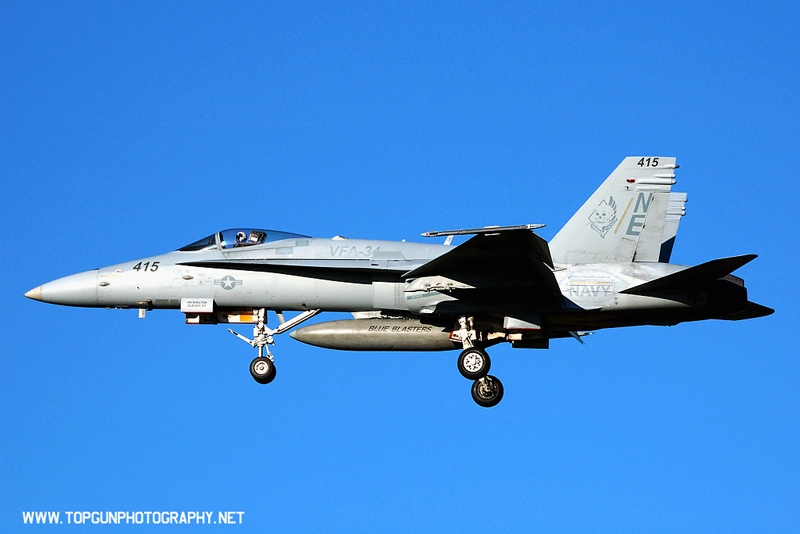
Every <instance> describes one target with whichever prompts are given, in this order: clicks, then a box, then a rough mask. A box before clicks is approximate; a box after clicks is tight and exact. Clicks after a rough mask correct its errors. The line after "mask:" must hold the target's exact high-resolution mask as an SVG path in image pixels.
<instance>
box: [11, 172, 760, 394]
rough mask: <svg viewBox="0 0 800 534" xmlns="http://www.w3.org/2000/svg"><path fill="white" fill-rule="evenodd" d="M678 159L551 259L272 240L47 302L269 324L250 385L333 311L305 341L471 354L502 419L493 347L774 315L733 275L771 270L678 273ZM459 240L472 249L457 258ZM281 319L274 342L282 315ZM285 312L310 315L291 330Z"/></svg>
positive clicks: (616, 196)
mask: <svg viewBox="0 0 800 534" xmlns="http://www.w3.org/2000/svg"><path fill="white" fill-rule="evenodd" d="M677 168H678V166H677V165H676V164H675V158H664V157H629V158H626V159H625V160H624V161H623V162H622V163H621V164H620V165H619V167H617V169H616V170H615V171H614V172H613V173H611V175H610V176H609V177H608V178H607V179H606V180H605V182H603V184H602V185H601V186H600V188H599V189H597V191H595V193H594V194H593V195H592V196H591V197H590V198H589V200H587V201H586V203H585V204H584V205H583V207H581V208H580V209H579V210H578V212H577V213H576V214H575V215H574V216H573V217H572V218H571V219H570V220H569V222H568V223H567V224H566V225H565V226H564V227H563V228H562V229H561V230H560V231H559V233H558V234H557V235H556V236H555V238H553V240H552V241H550V243H549V244H548V243H547V242H546V241H545V240H544V239H542V238H541V237H539V236H538V235H537V234H536V233H534V232H533V230H534V229H536V228H539V227H541V226H542V225H523V226H510V227H487V228H480V229H471V230H455V231H444V232H427V233H425V234H422V235H423V236H427V237H439V236H444V237H446V240H445V243H444V244H421V243H405V242H395V241H372V240H357V239H345V238H342V237H338V236H337V237H334V238H332V239H318V238H312V237H308V236H304V235H299V234H293V233H286V232H276V231H272V230H260V229H250V228H247V229H232V230H223V231H221V232H217V233H214V234H211V235H210V236H208V237H205V238H203V239H201V240H199V241H196V242H194V243H192V244H190V245H187V246H185V247H183V248H181V249H178V250H176V251H174V252H169V253H167V254H163V255H160V256H153V257H150V258H145V259H142V260H135V261H130V262H126V263H120V264H118V265H112V266H110V267H105V268H102V269H95V270H92V271H87V272H84V273H79V274H74V275H72V276H67V277H65V278H60V279H58V280H55V281H53V282H49V283H46V284H44V285H42V286H40V287H37V288H35V289H32V290H31V291H29V292H28V293H26V294H25V296H26V297H29V298H31V299H35V300H40V301H43V302H49V303H53V304H62V305H66V306H86V307H101V308H138V309H139V316H140V317H144V315H145V311H146V310H153V309H176V310H177V309H180V310H181V312H183V313H184V314H186V323H187V324H218V323H249V324H254V327H253V338H252V339H249V338H247V337H245V336H243V335H241V334H238V333H236V332H234V331H233V330H230V329H229V332H231V333H233V334H234V335H236V336H238V337H239V338H241V339H243V340H244V341H246V342H247V343H249V344H250V345H251V346H253V347H255V348H256V349H257V350H258V356H257V357H256V358H255V359H254V360H253V361H252V363H251V364H250V373H251V374H252V376H253V378H255V380H256V381H257V382H259V383H262V384H266V383H269V382H271V381H272V380H273V378H275V365H274V357H273V354H272V353H271V352H270V350H269V346H270V345H271V344H273V338H274V336H276V335H278V334H281V333H283V332H286V331H287V330H289V329H291V328H293V327H295V326H298V325H299V324H300V323H302V322H303V321H305V320H307V319H309V318H311V317H313V316H314V315H316V314H317V313H319V312H323V311H337V312H351V313H352V314H353V316H354V318H353V319H349V320H339V321H331V322H323V323H317V324H312V325H310V326H305V327H303V328H300V329H297V330H294V331H293V332H291V336H292V337H293V338H295V339H297V340H299V341H302V342H304V343H309V344H311V345H316V346H319V347H326V348H332V349H340V350H372V351H386V350H400V351H412V350H425V351H435V350H452V349H456V350H461V353H460V355H459V357H458V369H459V371H460V372H461V374H462V375H463V376H464V377H465V378H467V379H469V380H470V381H472V382H473V385H472V397H473V399H474V400H475V402H477V403H478V404H479V405H481V406H486V407H489V406H494V405H496V404H497V403H498V402H500V400H501V399H502V397H503V385H502V383H501V382H500V380H498V379H497V378H496V377H494V376H491V375H489V374H488V372H489V365H490V360H489V356H488V354H487V353H486V349H487V347H490V346H492V345H495V344H497V343H502V342H509V343H511V345H512V346H513V347H517V348H539V349H545V348H548V346H549V342H550V340H551V339H553V338H566V337H573V338H575V339H577V340H578V341H581V337H582V336H584V335H586V334H587V333H588V332H589V331H594V330H600V329H603V328H616V327H622V326H635V325H674V324H677V323H681V322H684V321H699V320H703V319H725V320H734V321H736V320H741V319H750V318H755V317H762V316H765V315H769V314H771V313H773V310H771V309H769V308H766V307H764V306H760V305H758V304H754V303H752V302H750V301H748V300H747V291H746V289H745V287H744V282H743V280H742V279H740V278H737V277H736V276H733V275H732V274H731V273H732V272H733V271H735V270H736V269H738V268H739V267H741V266H743V265H744V264H746V263H747V262H749V261H751V260H753V259H754V258H755V257H756V256H755V255H745V256H735V257H730V258H722V259H717V260H713V261H709V262H707V263H703V264H701V265H697V266H695V267H686V266H683V265H673V264H670V263H669V258H670V254H671V251H672V246H673V243H674V240H675V236H676V234H677V231H678V223H679V222H680V218H681V216H682V215H684V213H685V211H684V203H685V202H686V195H685V194H683V193H674V192H672V191H671V189H672V185H673V184H674V183H675V174H674V172H675V169H677ZM454 235H472V236H473V237H471V238H470V239H469V240H467V241H465V242H464V243H462V244H461V245H458V246H452V245H451V244H450V243H451V241H452V239H453V236H454ZM268 311H273V312H275V313H276V315H277V319H278V322H279V323H278V324H277V325H276V327H275V328H274V329H272V328H269V327H268V326H267V312H268ZM284 311H297V312H300V313H299V314H298V315H296V316H294V317H293V318H291V319H288V320H286V319H285V318H284V315H283V312H284Z"/></svg>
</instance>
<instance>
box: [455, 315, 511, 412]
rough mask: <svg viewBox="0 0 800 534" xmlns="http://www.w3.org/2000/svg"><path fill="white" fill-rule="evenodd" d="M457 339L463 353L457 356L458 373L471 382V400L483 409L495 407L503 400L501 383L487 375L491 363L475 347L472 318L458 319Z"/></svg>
mask: <svg viewBox="0 0 800 534" xmlns="http://www.w3.org/2000/svg"><path fill="white" fill-rule="evenodd" d="M458 324H459V326H460V328H459V329H458V334H457V337H458V339H459V340H460V341H461V345H462V347H463V349H464V350H463V351H462V352H461V354H460V355H459V356H458V372H459V373H461V376H463V377H464V378H466V379H467V380H473V381H474V382H473V383H472V399H473V400H474V401H475V402H476V403H478V405H480V406H483V407H484V408H491V407H492V406H496V405H497V403H499V402H500V401H501V400H502V399H503V383H502V382H500V380H498V379H497V378H496V377H494V376H491V375H489V374H488V373H489V367H490V366H491V364H492V362H491V360H490V359H489V355H488V354H486V351H485V350H483V349H481V348H479V347H476V346H475V345H474V343H473V342H474V341H476V340H477V339H478V336H477V332H475V325H474V319H473V318H472V317H459V318H458Z"/></svg>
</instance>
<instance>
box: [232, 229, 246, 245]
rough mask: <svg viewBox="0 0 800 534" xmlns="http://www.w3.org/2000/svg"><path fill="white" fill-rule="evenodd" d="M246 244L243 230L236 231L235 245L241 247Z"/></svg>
mask: <svg viewBox="0 0 800 534" xmlns="http://www.w3.org/2000/svg"><path fill="white" fill-rule="evenodd" d="M246 244H247V234H246V233H244V232H236V244H235V245H234V246H235V247H243V246H245V245H246Z"/></svg>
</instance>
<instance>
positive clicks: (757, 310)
mask: <svg viewBox="0 0 800 534" xmlns="http://www.w3.org/2000/svg"><path fill="white" fill-rule="evenodd" d="M773 313H775V310H773V309H772V308H767V307H766V306H762V305H761V304H756V303H755V302H750V301H749V300H748V301H747V307H746V308H745V309H744V310H742V311H740V312H738V313H734V314H733V315H726V316H725V317H720V319H723V320H725V321H741V320H744V319H756V318H758V317H766V316H767V315H772V314H773Z"/></svg>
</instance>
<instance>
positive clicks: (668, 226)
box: [658, 193, 686, 263]
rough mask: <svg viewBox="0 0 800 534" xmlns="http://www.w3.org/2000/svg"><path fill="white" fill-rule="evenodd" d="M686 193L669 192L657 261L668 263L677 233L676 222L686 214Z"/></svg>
mask: <svg viewBox="0 0 800 534" xmlns="http://www.w3.org/2000/svg"><path fill="white" fill-rule="evenodd" d="M684 204H686V193H670V194H669V207H668V208H667V219H666V221H665V224H664V235H663V237H662V239H661V250H660V252H659V255H658V261H660V262H662V263H669V258H670V256H671V255H672V247H673V245H675V236H676V235H678V224H679V223H680V222H681V217H683V216H684V215H686V208H685V207H684Z"/></svg>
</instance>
